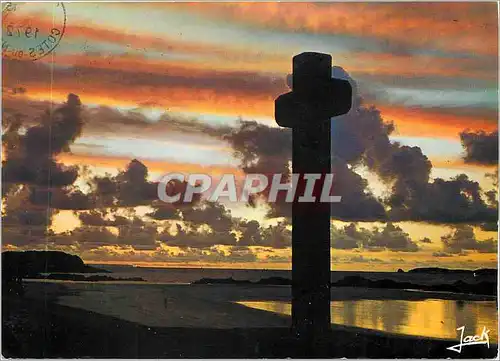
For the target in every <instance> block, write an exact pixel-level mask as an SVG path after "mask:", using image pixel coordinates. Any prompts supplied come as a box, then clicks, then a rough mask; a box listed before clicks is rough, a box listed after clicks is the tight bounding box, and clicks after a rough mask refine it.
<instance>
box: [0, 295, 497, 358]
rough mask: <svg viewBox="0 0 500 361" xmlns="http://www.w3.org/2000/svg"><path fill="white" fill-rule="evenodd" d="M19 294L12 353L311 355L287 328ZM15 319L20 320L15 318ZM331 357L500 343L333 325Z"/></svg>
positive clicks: (7, 332)
mask: <svg viewBox="0 0 500 361" xmlns="http://www.w3.org/2000/svg"><path fill="white" fill-rule="evenodd" d="M53 301H54V298H53V299H48V300H45V301H41V300H35V299H28V298H23V297H16V296H6V297H4V298H3V300H2V315H3V320H2V321H3V324H2V331H3V332H2V345H3V349H2V354H3V356H4V357H23V358H26V357H33V358H40V357H67V358H73V357H99V358H111V357H114V358H201V357H203V358H229V357H231V358H243V357H246V358H252V357H258V358H261V357H266V358H277V357H309V355H307V354H303V351H301V349H300V348H299V347H297V344H296V342H295V341H294V339H293V337H291V335H290V331H289V329H287V328H233V329H209V328H180V327H171V328H160V327H148V326H143V325H140V324H136V323H133V322H129V321H124V320H121V319H118V318H115V317H111V316H104V315H101V314H97V313H94V312H90V311H86V310H82V309H76V308H71V307H67V306H62V305H58V304H55V303H54V302H53ZM13 320H14V322H13ZM331 340H332V341H331V343H330V349H329V350H328V352H327V354H325V355H324V356H325V357H335V358H339V357H347V358H360V357H365V358H446V357H451V358H457V357H459V358H493V357H495V356H496V355H497V346H496V345H493V344H492V345H490V348H489V349H488V348H486V347H484V346H482V345H477V346H469V347H468V348H464V349H463V351H462V353H461V354H458V353H456V352H453V351H449V350H446V347H449V346H452V345H454V344H455V343H456V342H455V341H445V340H436V339H425V338H417V337H410V336H397V335H389V334H383V333H380V332H371V331H369V330H359V329H355V328H348V327H343V328H333V329H332V334H331Z"/></svg>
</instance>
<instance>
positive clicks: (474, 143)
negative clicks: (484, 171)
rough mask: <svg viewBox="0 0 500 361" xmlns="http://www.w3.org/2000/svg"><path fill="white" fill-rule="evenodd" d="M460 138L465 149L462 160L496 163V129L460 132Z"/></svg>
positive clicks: (487, 163) (488, 163)
mask: <svg viewBox="0 0 500 361" xmlns="http://www.w3.org/2000/svg"><path fill="white" fill-rule="evenodd" d="M460 140H461V141H462V146H463V147H464V149H465V152H466V154H465V156H464V161H465V162H467V163H476V164H486V165H496V164H498V130H497V131H494V132H491V133H486V132H484V131H479V132H470V131H467V130H464V131H463V132H462V133H460Z"/></svg>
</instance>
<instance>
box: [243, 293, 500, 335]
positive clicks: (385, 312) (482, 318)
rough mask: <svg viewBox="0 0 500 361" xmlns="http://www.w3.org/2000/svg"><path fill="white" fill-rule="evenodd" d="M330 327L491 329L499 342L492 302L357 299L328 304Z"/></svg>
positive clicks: (283, 310)
mask: <svg viewBox="0 0 500 361" xmlns="http://www.w3.org/2000/svg"><path fill="white" fill-rule="evenodd" d="M237 303H238V304H241V305H243V306H246V307H251V308H255V309H259V310H263V311H269V312H273V313H278V314H282V315H289V316H290V315H291V314H292V307H291V304H290V303H288V302H282V301H241V302H237ZM330 310H331V317H332V324H337V325H344V326H354V327H361V328H366V329H371V330H377V331H383V332H390V333H396V334H403V335H411V336H423V337H435V338H445V339H458V338H459V336H460V334H459V331H457V328H458V327H461V326H465V334H466V335H470V334H481V332H482V330H483V327H486V328H487V329H489V330H490V333H489V337H490V342H491V343H497V342H498V323H497V320H498V314H497V308H496V302H495V301H471V302H469V301H455V300H437V299H428V300H423V301H403V300H357V301H333V302H331V303H330Z"/></svg>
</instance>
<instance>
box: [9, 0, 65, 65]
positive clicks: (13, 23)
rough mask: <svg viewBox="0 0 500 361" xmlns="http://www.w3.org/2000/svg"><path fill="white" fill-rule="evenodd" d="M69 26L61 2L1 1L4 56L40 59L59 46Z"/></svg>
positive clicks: (18, 58) (20, 58) (19, 58)
mask: <svg viewBox="0 0 500 361" xmlns="http://www.w3.org/2000/svg"><path fill="white" fill-rule="evenodd" d="M65 30H66V8H65V6H64V4H63V3H62V2H57V3H49V2H33V3H22V2H7V3H3V4H2V58H6V59H17V60H32V61H34V60H38V59H41V58H43V57H44V56H47V55H49V54H50V53H52V52H53V51H54V49H56V48H57V46H58V45H59V43H60V41H61V39H62V38H63V36H64V32H65Z"/></svg>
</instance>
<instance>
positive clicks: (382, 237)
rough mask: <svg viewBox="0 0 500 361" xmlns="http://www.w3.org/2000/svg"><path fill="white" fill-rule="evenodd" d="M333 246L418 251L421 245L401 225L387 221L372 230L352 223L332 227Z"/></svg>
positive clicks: (337, 247) (370, 249) (372, 249)
mask: <svg viewBox="0 0 500 361" xmlns="http://www.w3.org/2000/svg"><path fill="white" fill-rule="evenodd" d="M331 234H332V240H331V246H332V248H335V249H361V248H362V249H366V250H369V251H381V250H390V251H394V252H416V251H418V250H419V246H418V245H417V243H416V242H414V241H412V240H411V239H410V236H409V235H408V233H406V232H404V231H403V230H402V229H401V228H400V227H399V226H396V225H394V224H392V223H387V224H386V225H385V227H383V228H382V229H379V228H376V227H375V228H373V229H372V230H371V231H370V230H367V229H365V228H358V227H357V226H356V224H354V223H351V224H349V225H346V226H344V227H343V228H336V227H334V226H332V227H331Z"/></svg>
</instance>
